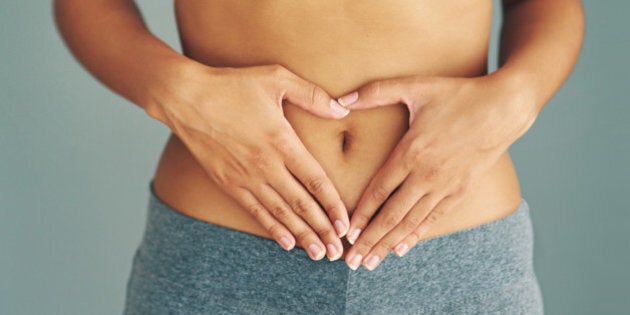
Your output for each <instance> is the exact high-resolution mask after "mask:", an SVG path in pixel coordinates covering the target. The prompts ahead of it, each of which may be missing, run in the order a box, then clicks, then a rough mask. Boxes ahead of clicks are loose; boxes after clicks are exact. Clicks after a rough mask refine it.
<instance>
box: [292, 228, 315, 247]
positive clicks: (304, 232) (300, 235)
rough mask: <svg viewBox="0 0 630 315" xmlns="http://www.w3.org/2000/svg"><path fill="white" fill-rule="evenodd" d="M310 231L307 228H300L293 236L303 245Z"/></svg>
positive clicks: (309, 235) (310, 233)
mask: <svg viewBox="0 0 630 315" xmlns="http://www.w3.org/2000/svg"><path fill="white" fill-rule="evenodd" d="M311 235H312V232H311V231H309V230H302V231H298V232H297V233H295V238H296V239H298V240H299V241H300V243H302V244H303V245H304V244H306V242H307V240H308V239H309V238H310V237H311Z"/></svg>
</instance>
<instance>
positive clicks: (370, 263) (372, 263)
mask: <svg viewBox="0 0 630 315" xmlns="http://www.w3.org/2000/svg"><path fill="white" fill-rule="evenodd" d="M363 265H364V266H365V268H367V269H368V270H374V268H376V265H378V256H376V255H374V254H370V255H369V256H368V257H367V258H366V259H365V262H364V263H363Z"/></svg>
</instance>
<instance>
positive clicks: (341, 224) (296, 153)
mask: <svg viewBox="0 0 630 315" xmlns="http://www.w3.org/2000/svg"><path fill="white" fill-rule="evenodd" d="M282 153H283V155H284V158H285V161H284V163H285V166H286V168H287V169H288V170H289V171H290V172H291V173H292V174H293V175H294V176H295V177H296V178H297V180H298V181H299V182H300V183H302V184H303V185H304V187H306V189H307V190H308V191H309V192H310V193H311V194H313V196H315V199H316V200H317V201H319V203H320V204H321V205H322V207H323V208H324V211H326V213H327V214H328V217H329V218H330V222H333V226H334V228H335V231H336V232H337V235H338V236H339V237H343V236H344V235H346V233H347V231H348V226H349V224H350V223H349V222H350V219H349V218H348V210H346V206H345V205H344V203H343V201H342V200H341V197H340V196H339V193H338V192H337V189H336V188H335V186H334V185H333V183H332V182H331V181H330V179H329V178H328V176H327V175H326V172H324V169H323V168H322V167H321V165H320V164H319V163H318V162H317V160H315V158H313V156H312V155H311V154H310V152H308V150H306V148H305V147H304V146H303V145H302V144H301V143H296V144H293V145H290V146H287V147H286V149H285V150H284V152H282Z"/></svg>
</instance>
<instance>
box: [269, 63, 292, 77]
mask: <svg viewBox="0 0 630 315" xmlns="http://www.w3.org/2000/svg"><path fill="white" fill-rule="evenodd" d="M269 71H270V72H271V75H272V76H274V77H285V76H286V75H287V73H288V72H289V71H288V70H287V68H285V67H284V66H282V65H280V64H273V65H269Z"/></svg>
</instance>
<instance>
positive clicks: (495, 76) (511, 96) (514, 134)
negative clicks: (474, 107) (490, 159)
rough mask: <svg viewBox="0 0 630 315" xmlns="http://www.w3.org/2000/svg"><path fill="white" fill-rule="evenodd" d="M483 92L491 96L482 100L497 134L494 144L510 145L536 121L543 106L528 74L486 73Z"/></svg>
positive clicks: (493, 137) (496, 145)
mask: <svg viewBox="0 0 630 315" xmlns="http://www.w3.org/2000/svg"><path fill="white" fill-rule="evenodd" d="M482 80H483V88H484V90H483V93H485V94H487V95H491V98H492V99H491V100H490V101H488V102H484V103H483V104H481V107H483V108H482V110H483V111H484V113H486V115H487V117H488V119H490V120H491V122H490V125H492V126H496V128H492V129H493V130H495V132H496V134H494V135H492V137H491V138H492V139H494V140H493V141H491V142H492V144H493V145H494V146H495V147H501V148H505V149H507V148H508V147H509V146H510V145H511V144H512V143H514V142H515V141H516V140H517V139H519V138H520V137H522V136H523V135H524V134H525V133H526V132H527V131H528V130H529V129H530V127H531V126H532V125H533V124H534V122H535V120H536V118H537V117H538V113H539V111H540V109H541V106H539V103H538V101H537V100H538V97H537V91H536V89H535V88H533V85H532V84H531V81H530V80H529V78H528V77H527V75H525V74H516V73H509V72H498V71H497V72H494V73H492V74H490V75H487V76H485V77H482Z"/></svg>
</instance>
